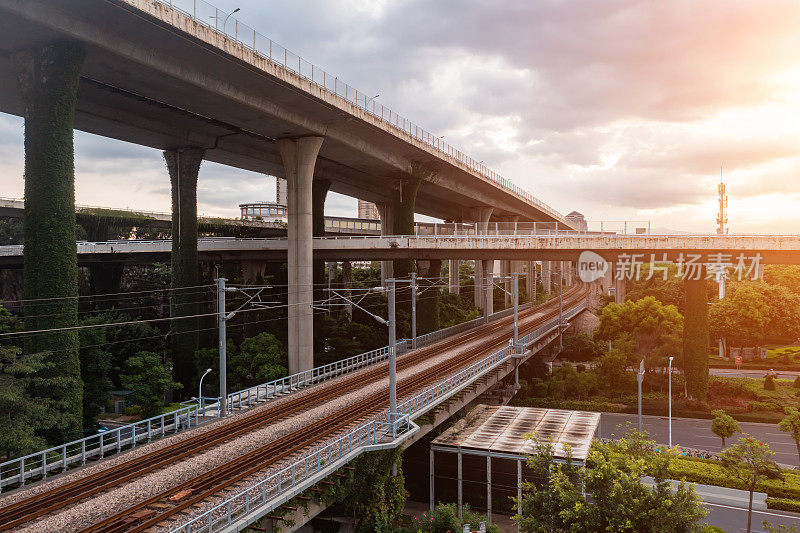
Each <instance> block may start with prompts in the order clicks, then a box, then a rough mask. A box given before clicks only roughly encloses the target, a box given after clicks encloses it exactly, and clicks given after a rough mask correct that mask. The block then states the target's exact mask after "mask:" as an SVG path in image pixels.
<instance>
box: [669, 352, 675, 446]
mask: <svg viewBox="0 0 800 533" xmlns="http://www.w3.org/2000/svg"><path fill="white" fill-rule="evenodd" d="M672 359H674V358H673V357H670V358H669V447H670V448H672Z"/></svg>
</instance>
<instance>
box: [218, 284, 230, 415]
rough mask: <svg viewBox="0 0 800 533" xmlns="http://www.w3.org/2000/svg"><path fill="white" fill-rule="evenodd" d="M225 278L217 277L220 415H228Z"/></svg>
mask: <svg viewBox="0 0 800 533" xmlns="http://www.w3.org/2000/svg"><path fill="white" fill-rule="evenodd" d="M226 281H227V280H226V279H225V278H217V324H218V325H219V417H220V418H225V417H226V416H227V415H228V354H227V342H228V338H227V331H226V323H227V321H228V320H227V316H226V314H225V282H226Z"/></svg>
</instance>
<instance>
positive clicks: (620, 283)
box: [614, 272, 627, 305]
mask: <svg viewBox="0 0 800 533" xmlns="http://www.w3.org/2000/svg"><path fill="white" fill-rule="evenodd" d="M621 274H622V273H621V272H615V274H614V303H616V304H617V305H622V304H623V303H625V297H626V296H627V295H626V288H627V285H626V280H625V277H624V276H622V275H621ZM620 278H621V279H620Z"/></svg>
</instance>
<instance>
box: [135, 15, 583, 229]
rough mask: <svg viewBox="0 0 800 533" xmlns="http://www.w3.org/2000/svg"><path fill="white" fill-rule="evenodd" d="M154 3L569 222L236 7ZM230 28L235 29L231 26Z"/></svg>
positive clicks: (169, 18) (166, 18)
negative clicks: (236, 12) (264, 30)
mask: <svg viewBox="0 0 800 533" xmlns="http://www.w3.org/2000/svg"><path fill="white" fill-rule="evenodd" d="M125 1H126V2H127V3H128V4H130V5H132V6H134V7H137V8H138V9H142V10H145V8H144V7H143V6H140V5H139V4H140V3H141V1H137V0H125ZM152 3H155V4H160V5H161V6H164V7H169V8H170V9H172V10H174V11H175V12H178V13H180V14H181V15H183V16H184V17H186V18H188V19H189V20H190V21H191V22H193V23H194V24H196V25H197V26H200V27H202V28H205V29H207V30H210V31H213V32H215V33H216V34H219V35H224V36H225V37H227V38H228V39H229V40H232V41H233V46H230V47H229V46H227V43H226V45H225V46H224V48H223V47H222V46H220V45H219V44H217V46H218V47H220V48H222V49H224V50H225V51H227V52H229V53H230V51H231V49H232V48H235V47H236V46H239V47H241V48H242V49H245V50H249V51H250V52H252V53H254V54H255V55H256V56H258V57H259V58H261V59H263V60H265V61H268V62H269V63H271V64H272V65H275V66H278V67H282V68H283V69H284V70H286V71H288V72H291V73H293V74H295V75H297V76H298V77H300V78H301V79H303V80H305V81H307V82H308V83H310V84H311V85H312V86H314V87H315V88H316V89H318V90H321V91H323V92H325V93H327V94H328V95H331V96H335V97H338V98H341V99H343V100H344V101H345V102H347V103H349V104H352V105H354V106H355V107H356V109H359V110H361V111H363V112H365V113H366V114H367V115H368V116H370V117H371V118H372V119H376V120H378V121H380V122H381V123H383V124H385V125H386V126H388V128H389V129H391V130H394V133H395V135H398V134H403V135H407V136H409V137H410V138H412V139H413V140H416V141H419V142H422V143H424V144H425V145H427V146H428V147H430V148H433V149H434V150H436V151H437V152H438V153H439V157H441V158H442V159H444V160H446V161H449V162H450V163H451V164H455V165H456V166H461V167H463V168H466V169H468V170H470V171H472V172H474V173H476V174H478V175H479V176H482V177H484V178H486V179H488V180H490V181H492V182H494V183H495V184H496V185H498V186H499V187H500V188H502V189H505V190H506V191H508V192H512V193H514V194H516V195H518V196H519V197H521V198H523V199H525V200H526V201H528V202H529V203H531V204H533V205H535V206H537V207H539V208H541V209H542V211H544V212H546V213H547V214H549V215H550V216H552V217H553V218H555V219H557V220H560V221H562V222H563V223H565V224H568V223H567V222H566V220H565V219H564V216H563V215H562V214H561V213H559V212H558V211H556V210H555V209H553V208H552V207H550V206H549V205H547V204H546V203H544V202H543V201H541V200H539V199H538V198H536V197H535V196H533V195H532V194H531V193H530V192H528V191H526V190H525V189H523V188H522V187H520V186H518V185H516V184H514V183H513V182H511V181H510V180H508V179H506V178H504V177H503V176H501V175H500V174H499V173H497V172H495V171H493V170H491V169H489V168H488V167H487V166H486V165H484V164H483V162H482V161H477V160H475V159H474V158H472V157H470V156H468V155H467V154H465V153H463V152H462V151H461V150H458V149H456V148H455V147H453V146H452V145H450V144H448V143H447V142H445V141H444V140H443V139H442V138H441V137H439V136H437V135H434V134H432V133H430V132H428V131H426V130H425V129H423V128H421V127H420V126H418V125H417V124H415V123H414V122H412V121H410V120H408V119H406V118H405V117H403V116H400V115H399V114H397V113H395V112H394V111H392V110H391V109H389V108H388V107H386V106H384V105H383V104H379V103H377V102H376V101H375V100H376V98H375V97H374V96H368V95H366V94H364V93H362V92H361V91H358V90H357V89H355V88H353V87H352V86H350V85H349V84H347V83H345V82H343V81H341V80H340V79H339V77H338V76H333V75H331V74H328V73H327V72H325V71H324V70H323V69H321V68H319V67H317V66H316V65H314V64H313V63H311V62H309V61H306V60H305V59H303V58H302V57H300V56H299V55H297V54H294V53H292V52H291V51H289V50H288V49H286V48H285V47H283V46H281V45H279V44H278V43H276V42H274V41H272V40H271V39H269V38H268V37H266V36H264V35H262V34H261V33H259V32H257V31H256V30H254V29H253V28H252V27H250V26H247V25H246V24H243V23H242V22H240V21H239V19H237V18H236V17H235V16H233V13H229V12H226V11H224V10H221V9H217V8H216V7H214V6H213V5H211V4H209V3H208V2H205V1H204V0H152ZM175 18H176V17H174V16H171V17H167V16H164V17H163V18H162V20H164V21H165V22H168V23H170V24H172V25H173V26H175V27H177V28H181V29H182V30H183V31H187V30H186V28H183V27H181V26H180V25H179V24H178V23H177V22H176V20H175ZM212 21H213V22H212ZM229 29H230V30H231V31H229ZM195 31H196V30H195ZM197 33H200V32H197ZM196 36H199V35H196ZM301 88H302V87H301ZM341 107H342V108H343V109H344V110H348V109H347V107H346V106H341ZM398 136H399V135H398Z"/></svg>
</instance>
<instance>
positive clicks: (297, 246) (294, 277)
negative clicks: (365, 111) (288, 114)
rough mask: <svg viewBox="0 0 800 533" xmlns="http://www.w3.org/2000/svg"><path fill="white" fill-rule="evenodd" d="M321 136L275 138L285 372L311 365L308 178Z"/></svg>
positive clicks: (310, 259) (294, 371) (310, 263)
mask: <svg viewBox="0 0 800 533" xmlns="http://www.w3.org/2000/svg"><path fill="white" fill-rule="evenodd" d="M322 141H323V138H322V137H301V138H300V139H296V140H295V139H279V140H278V149H279V150H280V153H281V159H282V160H283V166H284V170H285V172H286V179H287V183H288V189H289V190H288V196H289V198H288V204H289V205H288V208H289V209H288V210H289V213H288V219H289V227H288V241H289V242H288V254H287V274H288V276H287V277H288V284H289V287H288V293H289V309H288V315H289V316H288V322H289V347H288V348H289V373H290V374H294V373H297V372H300V371H303V370H309V369H311V368H312V367H313V366H314V313H313V309H312V307H311V303H312V301H313V299H314V265H313V259H314V248H313V246H314V241H313V235H314V231H313V216H312V186H313V185H312V182H313V177H314V166H315V164H316V161H317V154H319V149H320V147H321V146H322Z"/></svg>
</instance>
